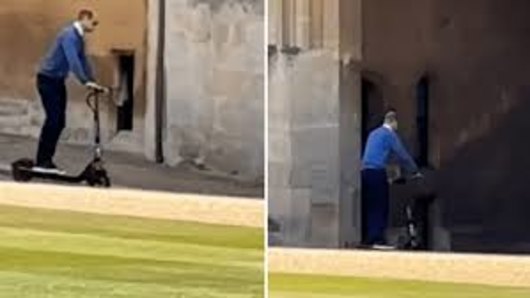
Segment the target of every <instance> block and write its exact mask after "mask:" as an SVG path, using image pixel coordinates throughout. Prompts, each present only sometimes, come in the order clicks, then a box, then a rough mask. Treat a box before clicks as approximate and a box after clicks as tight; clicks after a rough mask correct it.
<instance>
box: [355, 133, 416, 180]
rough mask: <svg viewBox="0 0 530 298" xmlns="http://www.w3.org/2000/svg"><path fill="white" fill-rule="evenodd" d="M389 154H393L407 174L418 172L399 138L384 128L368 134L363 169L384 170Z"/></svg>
mask: <svg viewBox="0 0 530 298" xmlns="http://www.w3.org/2000/svg"><path fill="white" fill-rule="evenodd" d="M391 154H395V155H396V156H397V157H398V160H399V162H400V164H401V166H402V167H404V168H405V170H407V171H408V172H409V173H415V172H417V171H418V166H417V165H416V163H415V162H414V160H413V159H412V157H411V156H410V154H409V153H408V152H407V150H406V149H405V147H404V146H403V144H402V143H401V140H400V139H399V136H398V135H397V134H396V133H395V132H394V131H393V130H390V129H388V128H386V127H384V126H381V127H379V128H377V129H375V130H374V131H372V132H371V133H370V135H369V136H368V141H367V143H366V148H365V150H364V156H363V165H362V166H363V169H385V168H386V166H387V165H388V161H389V159H390V156H391Z"/></svg>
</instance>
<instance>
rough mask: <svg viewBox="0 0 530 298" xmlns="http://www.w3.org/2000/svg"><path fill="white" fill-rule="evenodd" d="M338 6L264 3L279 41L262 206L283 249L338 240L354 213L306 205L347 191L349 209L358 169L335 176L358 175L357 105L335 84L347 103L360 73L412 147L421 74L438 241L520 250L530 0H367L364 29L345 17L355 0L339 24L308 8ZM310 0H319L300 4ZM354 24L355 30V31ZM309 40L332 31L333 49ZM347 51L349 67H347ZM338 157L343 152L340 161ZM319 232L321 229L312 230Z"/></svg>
mask: <svg viewBox="0 0 530 298" xmlns="http://www.w3.org/2000/svg"><path fill="white" fill-rule="evenodd" d="M347 2H348V1H344V2H341V1H338V2H336V1H326V2H324V3H320V2H319V1H318V0H311V1H309V0H307V1H295V0H292V1H291V0H289V1H271V2H270V3H273V5H272V6H271V11H272V13H271V15H272V18H271V20H272V23H271V28H270V29H271V30H270V31H269V32H270V36H269V40H270V43H271V44H272V45H279V48H278V49H279V50H278V51H272V52H273V53H274V55H270V61H269V65H270V71H271V74H270V80H271V85H270V88H271V91H270V93H271V96H270V99H269V101H270V105H271V113H270V117H271V118H270V120H271V127H270V136H271V137H270V144H271V152H270V153H271V156H270V166H271V180H270V186H271V192H270V195H271V196H270V204H271V208H270V210H271V213H272V217H273V219H275V220H276V221H278V222H279V223H280V225H282V224H283V231H282V232H281V233H280V236H283V238H284V239H280V240H283V242H284V244H286V245H312V246H313V245H315V246H342V245H343V244H344V243H341V242H340V241H335V240H336V239H337V238H334V237H335V236H336V235H335V234H333V232H335V231H337V222H336V220H351V221H352V222H353V223H355V222H356V221H357V220H358V218H355V217H356V216H357V215H358V214H359V213H358V208H357V209H355V208H351V209H348V208H341V211H342V210H346V211H343V212H345V213H342V215H340V213H338V212H337V211H336V209H333V208H331V209H328V211H329V212H328V214H327V216H324V217H321V216H319V215H318V214H317V213H314V209H313V208H314V206H320V207H322V206H324V205H323V204H319V203H315V202H321V201H319V200H320V199H322V198H326V197H328V198H330V197H335V198H338V195H337V193H340V192H345V193H346V192H350V194H348V195H345V196H346V198H348V197H350V198H351V197H353V203H354V206H356V205H355V204H356V203H355V202H356V199H358V198H359V194H358V193H357V192H356V191H358V190H359V189H358V187H357V188H356V184H355V183H351V184H347V183H344V181H355V178H353V180H351V179H344V180H341V183H338V182H337V181H339V180H338V178H337V177H339V176H337V175H339V174H338V173H341V174H340V175H343V176H342V177H348V175H350V174H349V173H348V170H350V171H353V172H355V171H358V167H355V162H358V159H357V156H358V152H359V150H360V145H359V143H358V141H359V140H358V137H359V136H358V135H357V133H360V131H359V126H358V123H359V122H358V121H359V119H357V120H352V119H350V120H347V119H346V120H344V117H352V118H353V119H356V117H359V116H360V113H359V111H360V109H359V106H358V105H357V104H358V103H356V104H353V106H352V107H349V108H348V107H347V106H344V103H346V102H345V101H343V99H344V93H341V92H339V91H338V90H345V91H346V93H348V92H351V94H352V96H351V97H350V98H355V95H356V94H357V96H359V94H360V91H361V90H360V88H358V85H357V86H356V85H355V84H356V83H355V82H356V81H357V80H356V79H355V77H356V76H357V75H358V74H362V75H363V76H364V77H365V78H367V79H369V80H371V81H372V82H373V83H375V84H376V85H377V87H378V88H379V89H380V90H379V91H380V93H381V94H378V96H380V97H381V100H382V104H381V106H380V107H379V108H384V107H390V106H392V107H395V108H397V109H398V112H399V116H400V134H401V135H402V137H403V139H404V142H405V145H406V146H407V147H408V148H409V149H410V150H411V151H412V152H413V153H415V154H416V152H418V141H417V138H418V137H417V135H416V134H417V131H416V125H417V124H416V120H417V119H416V116H417V111H416V108H417V106H416V105H417V102H416V84H417V83H418V81H419V80H420V78H421V77H422V76H427V77H428V78H429V80H430V86H431V88H430V92H429V97H430V103H431V106H430V122H429V133H430V142H429V149H430V151H429V161H430V163H431V164H432V165H433V166H434V167H435V169H436V170H435V172H434V175H433V176H432V179H433V181H434V185H435V186H434V187H435V189H436V190H437V191H438V200H437V202H438V203H437V204H436V205H435V210H434V211H433V212H434V213H435V215H437V218H436V220H437V222H436V225H437V227H436V234H435V237H437V238H438V240H439V241H438V242H437V243H436V245H438V246H437V248H439V249H453V250H460V251H465V250H478V251H496V252H527V251H529V249H530V245H529V243H530V234H529V233H528V231H527V229H525V228H524V227H525V226H526V225H527V224H528V220H527V215H526V212H525V210H528V208H529V206H528V202H530V200H529V198H528V192H527V190H526V188H525V186H526V177H527V176H528V174H529V173H528V169H530V166H529V164H528V163H527V162H526V160H528V159H527V158H526V157H525V154H526V152H528V149H530V147H529V146H528V143H529V142H527V141H525V140H526V135H525V132H526V131H528V128H529V126H530V122H529V121H528V120H527V119H528V117H527V110H526V109H527V108H530V106H528V100H527V99H528V96H530V89H529V83H528V82H527V78H528V77H529V76H530V63H529V62H528V61H529V60H528V58H527V53H528V52H529V50H530V42H529V41H528V38H527V37H526V35H527V32H529V30H530V21H528V20H527V19H528V18H527V13H526V12H527V11H528V9H529V8H530V4H528V3H527V2H525V1H517V0H513V1H495V0H488V1H464V2H465V3H464V2H463V1H457V0H454V1H445V0H427V1H419V0H403V1H393V0H369V1H362V6H361V12H362V13H360V14H359V17H358V18H359V19H361V20H362V22H361V23H360V24H359V23H357V24H356V23H347V22H346V21H348V20H350V21H351V20H354V19H356V18H355V17H354V16H356V15H357V14H358V13H359V10H355V9H352V7H350V8H346V7H341V10H340V12H341V14H340V16H341V17H340V18H337V17H336V16H335V17H336V18H335V19H336V20H338V21H339V23H335V24H333V23H326V21H325V20H326V17H324V18H322V19H319V17H318V16H319V14H318V13H315V9H317V8H318V9H320V11H321V12H322V13H321V15H323V16H326V14H328V13H330V12H332V11H334V9H336V8H337V6H336V3H342V4H344V3H347ZM282 3H283V5H281V4H282ZM315 3H319V5H314V6H311V5H310V4H315ZM302 4H305V6H304V5H302ZM320 4H324V5H323V6H322V5H320ZM297 5H299V6H297ZM300 5H301V6H300ZM308 5H309V6H308ZM308 7H309V8H308ZM318 9H317V10H318ZM286 11H287V13H286ZM292 11H295V13H294V17H292V16H291V15H292V14H293V13H292ZM308 12H309V13H308ZM348 16H349V17H348ZM345 22H346V23H345ZM314 24H321V25H322V26H323V28H322V30H316V31H315V30H314V28H313V26H314ZM308 28H309V29H308ZM356 30H360V31H361V32H362V39H355V38H354V36H358V35H356V34H358V33H355V31H356ZM315 36H317V37H318V36H320V37H322V38H321V39H320V41H322V43H321V44H323V45H324V48H326V44H327V45H329V40H333V36H335V37H337V36H340V41H341V42H340V43H339V45H340V49H341V50H340V51H336V52H333V51H331V52H329V51H328V52H326V51H325V50H319V49H320V48H319V46H318V42H312V40H314V37H315ZM348 39H350V40H354V41H355V40H357V42H353V43H351V42H350V43H348V42H346V41H347V40H348ZM317 40H318V39H317ZM356 44H357V45H358V48H362V51H360V50H359V52H360V54H356V53H357V52H356V51H355V47H353V48H352V47H351V45H356ZM348 45H350V46H349V47H348ZM282 49H283V51H282ZM328 49H329V48H328ZM348 56H350V57H353V59H352V61H353V63H352V64H351V66H350V67H349V69H350V70H349V71H346V72H345V69H346V68H345V65H346V64H345V61H348V59H347V57H348ZM339 60H340V62H342V63H339ZM356 62H357V63H356ZM348 76H349V77H350V79H345V77H348ZM338 94H341V95H340V96H339V95H338ZM324 98H325V99H326V100H323V99H324ZM339 98H340V100H339ZM339 114H340V115H341V119H343V120H341V121H339V120H338V119H337V115H339ZM339 123H342V126H340V125H339ZM337 127H341V129H340V130H339V129H336V128H337ZM333 128H335V130H334V129H333ZM350 138H354V140H353V142H352V140H351V139H350ZM340 142H345V143H346V146H343V145H340ZM352 145H354V146H353V147H351V146H352ZM338 147H340V148H342V149H341V151H340V154H338V153H337V151H336V148H338ZM346 156H350V158H351V159H352V160H350V161H346V160H345V157H346ZM323 161H324V162H323ZM429 177H431V176H430V175H429ZM324 185H326V186H325V187H324ZM345 185H350V186H351V189H350V190H348V189H347V187H345ZM326 187H327V188H326ZM325 189H328V192H327V193H326V191H322V190H325ZM334 192H335V193H334ZM351 193H353V195H351ZM398 193H399V192H394V194H396V196H397V197H394V198H393V200H395V201H393V202H394V203H395V202H397V201H401V200H402V199H403V198H400V197H399V194H398ZM323 194H326V195H323ZM341 196H342V195H341ZM335 202H337V201H335ZM339 206H340V205H339ZM399 206H402V204H395V205H394V210H393V219H394V224H395V225H399V224H401V225H402V224H403V222H402V221H400V219H399V217H402V212H403V210H402V209H400V208H399ZM347 209H348V210H347ZM349 212H351V213H349ZM323 218H327V219H328V221H327V222H326V221H322V219H323ZM319 229H321V230H319ZM354 230H355V229H354ZM321 232H324V233H326V234H325V235H327V236H328V237H329V238H326V239H319V238H318V236H317V235H318V234H320V233H321ZM448 232H449V233H448ZM449 236H450V237H449ZM280 238H281V237H280ZM346 238H348V237H346ZM316 239H318V240H316ZM349 239H352V238H351V237H350V238H349Z"/></svg>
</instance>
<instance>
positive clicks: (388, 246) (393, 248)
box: [370, 244, 397, 250]
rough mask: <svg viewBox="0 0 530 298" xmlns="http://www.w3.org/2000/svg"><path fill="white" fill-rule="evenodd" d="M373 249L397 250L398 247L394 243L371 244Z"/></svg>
mask: <svg viewBox="0 0 530 298" xmlns="http://www.w3.org/2000/svg"><path fill="white" fill-rule="evenodd" d="M370 248H371V249H373V250H396V249H397V248H396V247H395V246H392V245H381V244H374V245H372V246H370Z"/></svg>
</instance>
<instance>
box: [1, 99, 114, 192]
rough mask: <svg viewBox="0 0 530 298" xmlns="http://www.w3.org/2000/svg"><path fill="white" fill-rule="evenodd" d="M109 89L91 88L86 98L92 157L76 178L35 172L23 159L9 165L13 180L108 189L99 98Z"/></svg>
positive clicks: (32, 165)
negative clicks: (92, 137) (90, 116)
mask: <svg viewBox="0 0 530 298" xmlns="http://www.w3.org/2000/svg"><path fill="white" fill-rule="evenodd" d="M109 92H110V89H107V88H97V89H95V88H93V89H91V90H90V91H89V93H88V95H87V97H86V104H87V105H88V107H89V108H90V110H91V111H92V114H93V120H94V146H93V148H94V149H93V150H94V157H93V158H92V160H91V161H90V162H89V163H88V165H87V166H86V167H85V169H84V170H83V171H82V172H81V174H79V175H77V176H72V175H68V174H52V173H42V172H38V171H35V170H34V169H33V167H34V166H35V162H34V161H33V160H32V159H29V158H24V159H20V160H17V161H15V162H13V163H12V164H11V172H12V176H13V179H14V180H15V181H17V182H28V181H31V180H32V179H34V178H38V179H43V180H52V181H59V182H63V183H71V184H78V183H85V182H86V184H87V185H89V186H92V187H106V188H108V187H110V186H111V181H110V178H109V175H108V173H107V170H106V169H105V167H104V162H103V149H102V146H101V132H100V117H99V116H100V115H99V106H100V102H99V100H100V97H101V96H102V95H103V94H108V93H109Z"/></svg>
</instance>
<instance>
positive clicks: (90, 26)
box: [77, 9, 99, 33]
mask: <svg viewBox="0 0 530 298" xmlns="http://www.w3.org/2000/svg"><path fill="white" fill-rule="evenodd" d="M77 21H78V22H79V24H81V26H82V27H83V30H84V31H85V32H86V33H92V32H94V30H95V29H96V27H97V26H98V23H99V22H98V21H97V20H96V14H95V13H94V12H93V11H92V10H89V9H82V10H80V11H79V13H78V14H77Z"/></svg>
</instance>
